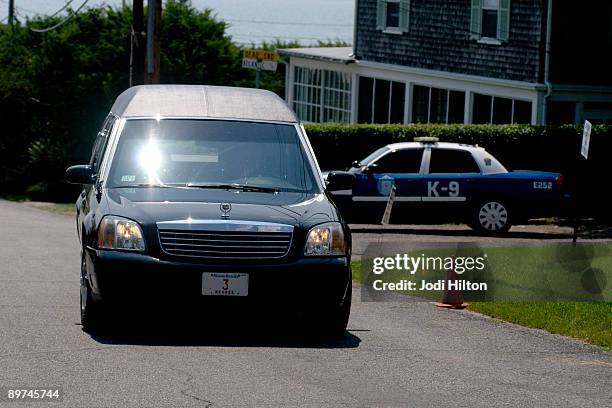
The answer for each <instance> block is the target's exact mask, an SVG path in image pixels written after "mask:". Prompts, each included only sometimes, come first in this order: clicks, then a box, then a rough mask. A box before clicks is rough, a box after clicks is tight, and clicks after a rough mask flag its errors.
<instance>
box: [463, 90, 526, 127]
mask: <svg viewBox="0 0 612 408" xmlns="http://www.w3.org/2000/svg"><path fill="white" fill-rule="evenodd" d="M472 123H477V124H509V123H523V124H528V123H531V102H529V101H522V100H519V99H510V98H502V97H499V96H491V95H482V94H474V110H473V112H472Z"/></svg>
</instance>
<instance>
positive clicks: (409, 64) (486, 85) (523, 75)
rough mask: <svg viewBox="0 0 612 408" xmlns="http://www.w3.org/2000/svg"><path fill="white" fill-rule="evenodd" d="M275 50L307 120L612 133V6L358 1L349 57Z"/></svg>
mask: <svg viewBox="0 0 612 408" xmlns="http://www.w3.org/2000/svg"><path fill="white" fill-rule="evenodd" d="M279 51H280V52H281V54H283V55H285V56H288V57H289V70H288V71H287V84H288V86H287V87H286V89H287V94H286V99H287V101H288V102H289V103H290V104H291V105H292V107H293V108H294V109H295V111H296V112H297V114H298V115H299V117H300V118H301V119H302V120H303V121H306V122H346V123H355V122H359V123H417V122H420V123H533V124H542V123H552V124H559V123H574V122H575V123H580V122H582V121H583V120H585V119H589V120H591V121H592V122H594V123H612V55H610V54H611V53H612V1H601V0H583V1H581V2H579V3H576V2H575V1H570V0H356V8H355V34H354V46H353V48H301V49H284V50H279Z"/></svg>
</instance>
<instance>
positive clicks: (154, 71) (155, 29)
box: [145, 0, 162, 84]
mask: <svg viewBox="0 0 612 408" xmlns="http://www.w3.org/2000/svg"><path fill="white" fill-rule="evenodd" d="M147 7H148V10H147V73H146V78H145V82H146V83H147V84H158V83H159V81H160V51H161V44H160V43H161V15H162V0H149V2H148V4H147Z"/></svg>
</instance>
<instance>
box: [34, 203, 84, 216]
mask: <svg viewBox="0 0 612 408" xmlns="http://www.w3.org/2000/svg"><path fill="white" fill-rule="evenodd" d="M28 205H30V206H32V207H34V208H38V209H39V210H43V211H47V212H50V213H53V214H60V215H70V216H74V215H75V214H76V209H75V207H74V203H40V202H29V203H28Z"/></svg>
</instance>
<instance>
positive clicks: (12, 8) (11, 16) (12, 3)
mask: <svg viewBox="0 0 612 408" xmlns="http://www.w3.org/2000/svg"><path fill="white" fill-rule="evenodd" d="M8 6H9V9H8V25H9V26H10V27H12V26H13V22H14V20H15V0H9V2H8Z"/></svg>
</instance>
